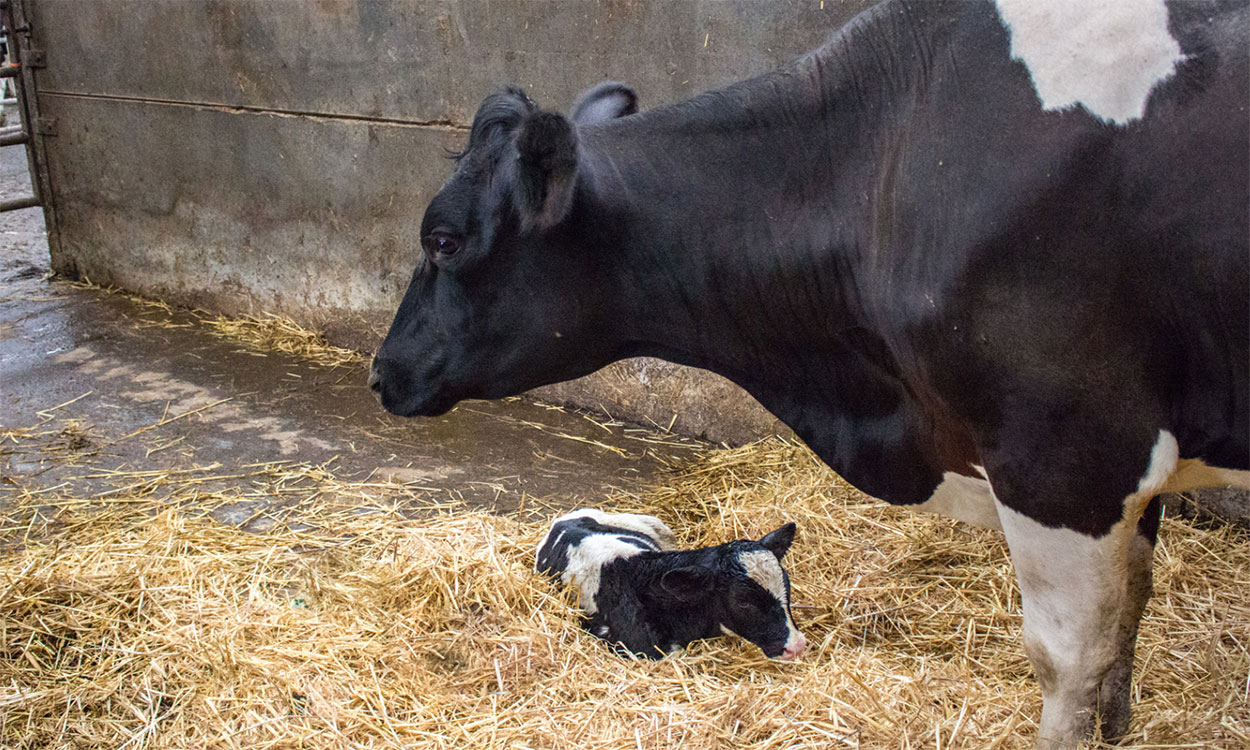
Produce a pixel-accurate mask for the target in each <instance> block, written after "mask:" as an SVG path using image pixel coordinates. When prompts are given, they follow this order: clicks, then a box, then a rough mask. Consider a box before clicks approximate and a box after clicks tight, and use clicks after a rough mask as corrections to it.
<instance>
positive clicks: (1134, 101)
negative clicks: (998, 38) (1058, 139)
mask: <svg viewBox="0 0 1250 750" xmlns="http://www.w3.org/2000/svg"><path fill="white" fill-rule="evenodd" d="M997 2H998V13H999V16H1000V17H1001V18H1002V20H1003V24H1004V25H1005V26H1006V27H1007V29H1008V31H1009V32H1010V33H1011V56H1012V57H1013V58H1014V59H1017V60H1020V61H1021V62H1023V63H1024V65H1025V67H1027V68H1028V70H1029V74H1030V75H1031V76H1032V78H1033V87H1034V88H1035V89H1036V90H1037V96H1038V98H1039V99H1041V101H1042V108H1043V109H1045V110H1057V109H1065V108H1067V107H1072V106H1075V105H1077V104H1083V105H1084V106H1085V108H1086V109H1088V110H1089V111H1090V112H1091V113H1093V114H1094V115H1096V116H1098V117H1100V118H1102V119H1104V120H1109V121H1111V122H1113V123H1117V124H1121V125H1124V124H1127V123H1129V122H1131V121H1132V120H1135V119H1139V118H1141V117H1142V116H1143V115H1144V114H1145V112H1146V101H1147V100H1148V99H1149V98H1150V92H1151V91H1152V90H1153V89H1154V87H1155V86H1156V85H1157V84H1158V83H1159V82H1160V81H1163V80H1165V79H1167V78H1169V77H1170V76H1171V75H1172V74H1173V72H1174V71H1175V70H1176V64H1177V63H1179V62H1180V61H1181V60H1183V59H1184V56H1183V55H1182V54H1181V48H1180V45H1179V44H1177V42H1176V40H1175V39H1173V38H1172V35H1171V34H1170V33H1168V10H1167V6H1166V5H1164V2H1163V0H1096V1H1092V0H997Z"/></svg>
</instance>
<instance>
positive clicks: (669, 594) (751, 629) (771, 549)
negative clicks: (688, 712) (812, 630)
mask: <svg viewBox="0 0 1250 750" xmlns="http://www.w3.org/2000/svg"><path fill="white" fill-rule="evenodd" d="M794 532H795V525H794V524H793V523H788V524H786V525H785V526H782V527H781V528H779V529H777V530H776V531H773V532H772V533H770V534H768V535H766V536H765V537H764V538H762V539H760V540H759V541H753V540H739V541H735V542H729V543H728V544H723V545H721V546H720V547H715V548H712V550H714V551H715V552H716V556H715V558H714V559H713V560H711V561H710V562H708V563H707V564H700V565H691V566H686V567H680V568H675V569H673V570H670V571H667V572H665V573H664V574H663V575H662V576H661V577H660V580H659V582H658V586H659V588H660V589H661V591H660V592H655V594H656V598H658V599H660V600H665V599H667V600H671V602H672V605H673V606H672V607H671V608H670V610H669V611H670V612H671V616H672V617H676V618H689V619H692V620H697V621H699V625H700V626H703V627H706V626H711V627H712V628H717V627H719V629H720V630H721V631H723V632H728V633H731V634H733V635H737V636H741V637H742V638H745V639H746V640H748V641H750V642H751V643H754V644H755V645H756V646H759V647H760V649H761V650H762V651H763V652H764V655H765V656H768V657H770V658H781V659H795V658H797V657H798V656H799V654H801V653H803V650H804V649H806V648H807V640H806V639H805V638H804V637H803V635H802V634H801V633H799V631H798V629H797V628H795V626H794V618H793V616H792V615H791V612H790V577H789V576H788V575H786V571H785V569H784V568H782V566H781V558H782V557H784V556H785V554H786V551H787V550H789V549H790V544H791V543H792V542H793V541H794Z"/></svg>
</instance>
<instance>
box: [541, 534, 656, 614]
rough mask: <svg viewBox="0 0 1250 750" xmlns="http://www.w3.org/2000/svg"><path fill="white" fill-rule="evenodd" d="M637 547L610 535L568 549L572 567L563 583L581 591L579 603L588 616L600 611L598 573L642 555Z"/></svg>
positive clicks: (592, 537) (568, 568)
mask: <svg viewBox="0 0 1250 750" xmlns="http://www.w3.org/2000/svg"><path fill="white" fill-rule="evenodd" d="M641 552H642V550H641V549H639V548H638V546H637V545H634V544H630V543H629V542H626V541H624V540H623V539H622V538H621V537H619V536H614V535H611V534H596V535H594V536H590V537H587V538H586V539H584V540H583V541H582V543H581V544H579V545H577V546H576V547H569V564H568V566H567V567H566V568H565V569H564V573H563V575H561V576H560V578H561V580H563V581H564V583H565V584H566V585H567V584H572V585H574V586H576V587H577V590H578V602H579V603H580V604H581V607H582V609H584V610H586V614H588V615H593V614H595V613H596V612H598V611H599V606H598V604H597V603H596V602H595V595H596V594H598V593H599V580H600V577H599V573H600V571H601V570H602V569H603V566H604V565H607V564H608V563H610V562H612V561H613V560H619V559H621V558H625V557H633V556H634V555H637V554H640V553H641Z"/></svg>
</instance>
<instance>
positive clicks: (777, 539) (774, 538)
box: [760, 523, 798, 560]
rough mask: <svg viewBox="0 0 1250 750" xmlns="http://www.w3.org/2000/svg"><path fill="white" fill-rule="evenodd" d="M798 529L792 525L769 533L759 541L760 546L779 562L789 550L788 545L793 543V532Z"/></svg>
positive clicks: (789, 524)
mask: <svg viewBox="0 0 1250 750" xmlns="http://www.w3.org/2000/svg"><path fill="white" fill-rule="evenodd" d="M797 529H798V527H797V526H795V525H794V524H793V523H788V524H786V525H785V526H782V527H781V528H779V529H777V530H776V531H771V532H769V533H768V534H766V535H765V536H764V538H763V539H761V540H760V545H761V546H762V547H763V548H764V549H766V550H768V551H769V552H771V553H773V554H774V555H776V556H777V559H778V560H780V559H781V558H782V557H784V556H785V554H786V551H787V550H789V549H790V544H791V543H793V542H794V532H795V531H796V530H797Z"/></svg>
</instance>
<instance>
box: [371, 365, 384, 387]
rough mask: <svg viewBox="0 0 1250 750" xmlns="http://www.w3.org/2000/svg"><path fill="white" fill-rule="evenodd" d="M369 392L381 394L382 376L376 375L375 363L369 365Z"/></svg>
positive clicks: (376, 367) (376, 366)
mask: <svg viewBox="0 0 1250 750" xmlns="http://www.w3.org/2000/svg"><path fill="white" fill-rule="evenodd" d="M369 390H371V391H373V392H374V393H381V392H382V376H381V375H379V374H378V365H377V363H376V362H374V363H371V364H370V365H369Z"/></svg>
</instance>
